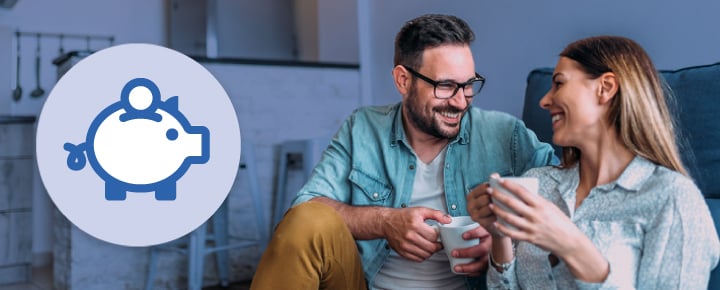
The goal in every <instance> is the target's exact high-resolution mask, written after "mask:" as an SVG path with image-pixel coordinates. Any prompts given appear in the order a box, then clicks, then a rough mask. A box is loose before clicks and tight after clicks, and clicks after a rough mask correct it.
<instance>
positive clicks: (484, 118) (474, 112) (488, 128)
mask: <svg viewBox="0 0 720 290" xmlns="http://www.w3.org/2000/svg"><path fill="white" fill-rule="evenodd" d="M468 116H469V119H468V123H469V124H468V125H469V128H470V130H472V131H482V132H488V133H493V134H494V132H496V131H503V132H512V131H513V128H515V127H516V126H517V125H518V124H519V123H520V124H522V121H520V119H518V118H517V117H515V116H513V115H510V114H508V113H505V112H500V111H489V110H483V109H480V108H477V107H472V108H470V112H469V114H468Z"/></svg>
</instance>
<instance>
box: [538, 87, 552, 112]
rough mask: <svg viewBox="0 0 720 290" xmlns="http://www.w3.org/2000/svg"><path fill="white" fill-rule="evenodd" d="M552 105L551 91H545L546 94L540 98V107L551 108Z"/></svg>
mask: <svg viewBox="0 0 720 290" xmlns="http://www.w3.org/2000/svg"><path fill="white" fill-rule="evenodd" d="M550 105H552V101H551V100H550V91H548V92H547V93H545V95H544V96H543V97H542V98H541V99H540V108H543V109H545V110H549V109H550Z"/></svg>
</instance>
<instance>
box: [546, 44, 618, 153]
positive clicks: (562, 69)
mask: <svg viewBox="0 0 720 290" xmlns="http://www.w3.org/2000/svg"><path fill="white" fill-rule="evenodd" d="M540 107H542V108H543V109H545V110H548V111H549V112H550V116H551V117H552V128H553V140H552V141H553V143H555V144H556V145H559V146H563V147H577V148H580V150H582V148H583V147H585V146H584V145H585V144H589V142H594V141H596V140H598V138H601V136H602V135H603V134H602V133H603V130H605V129H604V128H607V126H604V125H603V117H604V116H605V112H606V107H605V106H603V105H601V101H600V80H599V79H591V78H590V76H589V75H588V74H586V73H585V72H584V71H583V70H581V69H580V64H578V63H577V62H576V61H574V60H572V59H569V58H567V57H560V60H559V61H558V63H557V66H555V71H554V73H553V77H552V88H550V91H548V92H547V94H545V96H544V97H543V98H542V99H541V100H540Z"/></svg>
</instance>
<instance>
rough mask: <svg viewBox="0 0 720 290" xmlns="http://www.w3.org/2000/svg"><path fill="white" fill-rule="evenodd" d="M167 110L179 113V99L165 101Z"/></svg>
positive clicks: (171, 98)
mask: <svg viewBox="0 0 720 290" xmlns="http://www.w3.org/2000/svg"><path fill="white" fill-rule="evenodd" d="M165 110H166V111H168V112H177V111H178V97H177V96H173V97H170V98H169V99H167V100H166V101H165Z"/></svg>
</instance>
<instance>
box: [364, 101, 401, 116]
mask: <svg viewBox="0 0 720 290" xmlns="http://www.w3.org/2000/svg"><path fill="white" fill-rule="evenodd" d="M399 108H400V103H397V104H391V105H382V106H364V107H360V108H357V109H355V111H353V115H354V116H368V115H374V116H392V115H394V113H395V112H397V110H398V109H399Z"/></svg>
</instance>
